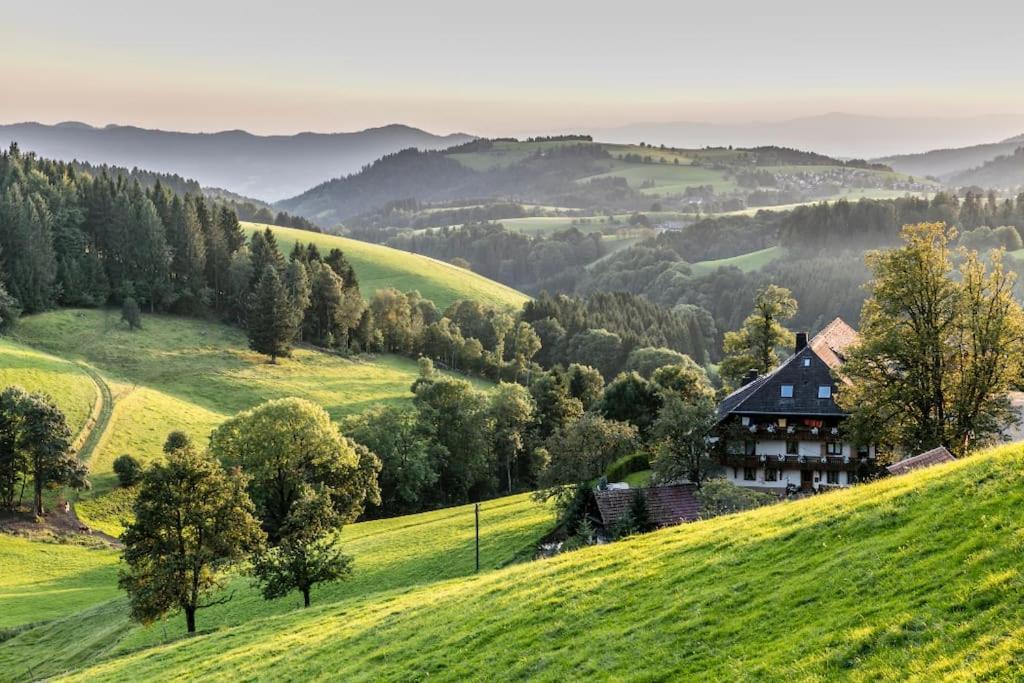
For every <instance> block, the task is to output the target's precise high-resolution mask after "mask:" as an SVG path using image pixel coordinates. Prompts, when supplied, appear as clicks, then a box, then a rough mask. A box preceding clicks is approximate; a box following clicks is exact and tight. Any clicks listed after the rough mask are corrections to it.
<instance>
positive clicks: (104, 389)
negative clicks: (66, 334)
mask: <svg viewBox="0 0 1024 683" xmlns="http://www.w3.org/2000/svg"><path fill="white" fill-rule="evenodd" d="M77 365H78V367H80V368H81V369H82V370H83V371H84V372H85V374H87V375H89V379H91V380H92V382H93V384H95V385H96V389H97V390H98V391H99V398H98V399H97V401H98V404H99V411H98V412H96V418H95V420H94V421H92V424H91V425H90V424H89V423H86V426H85V427H83V428H82V431H83V432H86V430H88V431H87V433H86V434H85V438H84V439H82V434H81V433H79V440H81V446H79V448H78V459H79V460H81V461H82V462H84V463H88V462H89V459H90V458H91V457H92V453H93V451H95V450H96V446H97V445H98V444H99V442H100V439H101V438H103V434H104V433H105V432H106V431H107V428H108V427H109V426H110V417H111V415H112V414H113V412H114V395H113V394H112V393H111V391H110V385H108V384H107V381H106V380H105V379H103V376H102V375H100V373H98V372H96V370H95V368H92V367H91V366H89V365H86V364H85V363H78V364H77ZM94 412H95V411H94Z"/></svg>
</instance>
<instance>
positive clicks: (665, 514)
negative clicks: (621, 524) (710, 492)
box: [594, 484, 700, 528]
mask: <svg viewBox="0 0 1024 683" xmlns="http://www.w3.org/2000/svg"><path fill="white" fill-rule="evenodd" d="M695 490H696V487H695V486H694V485H693V484H671V485H669V486H651V487H648V488H642V489H609V490H607V491H600V490H598V491H594V498H595V499H596V500H597V508H598V511H599V512H600V513H601V522H602V524H603V525H604V527H605V528H609V527H611V526H612V525H613V524H615V523H616V522H617V521H619V518H620V517H622V515H624V514H625V513H626V511H627V510H629V506H630V504H632V502H633V496H634V495H635V494H636V492H637V491H640V492H641V494H642V495H643V496H644V498H645V499H646V500H647V511H648V513H649V514H650V516H651V522H652V523H653V524H655V525H656V526H671V525H673V524H680V523H682V522H692V521H694V520H696V519H697V518H698V517H699V516H700V503H698V502H697V497H696V496H695V495H694V491H695Z"/></svg>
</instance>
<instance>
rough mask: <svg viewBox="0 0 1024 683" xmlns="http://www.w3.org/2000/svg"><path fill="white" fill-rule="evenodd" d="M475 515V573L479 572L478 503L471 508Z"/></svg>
mask: <svg viewBox="0 0 1024 683" xmlns="http://www.w3.org/2000/svg"><path fill="white" fill-rule="evenodd" d="M473 511H474V512H475V513H476V571H477V572H478V573H479V572H480V503H477V504H476V505H474V506H473Z"/></svg>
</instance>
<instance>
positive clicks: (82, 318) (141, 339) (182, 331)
mask: <svg viewBox="0 0 1024 683" xmlns="http://www.w3.org/2000/svg"><path fill="white" fill-rule="evenodd" d="M15 340H16V341H17V342H20V344H14V343H11V342H5V346H4V347H0V350H3V351H4V352H3V353H0V379H4V381H7V379H6V378H8V377H10V378H11V379H12V381H15V380H17V381H19V382H20V383H22V384H25V385H27V386H28V387H30V388H32V387H34V386H37V387H40V388H43V389H46V388H47V387H49V388H50V393H51V394H52V395H54V396H55V397H57V399H58V402H59V403H60V404H61V406H62V407H64V409H65V410H69V411H71V414H73V415H79V414H81V413H82V412H83V411H85V410H86V408H89V409H91V407H92V401H94V400H95V388H94V385H93V384H92V382H91V381H90V379H89V377H88V376H87V375H85V374H84V373H82V372H81V371H80V370H79V368H77V366H75V365H74V364H72V363H70V362H67V360H75V361H80V362H86V363H88V364H89V365H90V366H91V367H93V368H95V369H96V370H97V371H98V372H99V373H100V374H101V377H100V379H101V381H104V383H105V384H107V385H108V386H109V388H110V391H111V394H112V397H113V401H114V404H113V410H112V414H111V415H110V420H109V425H107V426H106V427H105V428H104V429H103V433H102V436H101V437H100V439H99V441H98V443H97V445H96V448H95V449H94V450H93V451H92V453H91V454H90V461H89V464H90V476H89V478H90V481H91V482H92V489H91V490H90V491H88V492H85V493H83V494H82V497H81V499H80V500H79V502H78V503H77V505H76V508H77V511H78V514H79V516H80V517H81V518H82V519H83V520H84V521H86V522H87V523H88V524H89V525H90V526H93V527H94V528H97V529H99V530H101V531H104V532H107V533H110V534H112V535H117V534H119V533H120V531H121V525H120V519H121V518H122V517H123V516H124V515H125V514H126V513H127V512H128V510H129V506H130V499H129V498H128V497H127V495H126V494H125V492H124V491H123V490H121V489H118V488H116V479H115V477H114V474H113V470H112V466H113V461H114V459H115V458H116V457H117V456H119V455H121V454H123V453H129V454H131V455H133V456H135V457H136V458H138V459H140V460H142V461H149V460H152V459H154V458H159V457H161V456H162V451H161V447H162V445H163V442H164V440H165V439H166V438H167V434H168V433H169V432H170V431H172V430H176V429H177V430H183V431H185V432H187V433H189V434H190V435H191V436H192V437H193V438H194V439H195V440H196V441H198V442H203V441H204V440H205V439H206V437H207V436H208V435H209V433H210V431H211V430H212V429H213V428H214V427H216V426H217V425H218V424H219V423H220V422H222V421H223V420H225V419H227V418H228V417H230V416H232V415H234V414H236V413H238V412H240V411H242V410H246V409H248V408H251V407H253V406H255V405H258V404H260V403H262V402H264V401H267V400H270V399H275V398H285V397H289V396H298V397H301V398H307V399H309V400H311V401H313V402H315V403H318V404H319V405H322V406H323V407H324V408H325V409H326V410H327V411H328V412H329V413H330V414H331V416H332V417H333V418H335V419H338V418H340V417H343V416H345V415H348V414H352V413H358V412H362V411H364V410H366V409H367V408H369V407H371V406H374V405H379V404H381V403H385V404H397V403H401V402H405V401H408V400H409V399H410V397H411V394H410V391H409V388H410V386H411V385H412V383H413V381H415V379H416V377H417V376H418V367H417V365H416V362H415V361H413V360H410V359H407V358H402V357H398V356H388V355H383V356H377V357H373V358H369V357H367V358H353V359H349V358H343V357H341V356H337V355H333V354H329V353H324V352H321V351H316V350H312V349H308V348H298V349H296V350H295V353H294V357H293V358H291V359H287V360H282V361H281V362H280V363H279V364H277V365H271V364H268V363H267V362H266V359H265V358H264V357H262V356H260V355H259V354H256V353H255V352H253V351H250V350H249V348H248V344H247V341H246V338H245V334H244V333H243V332H242V331H241V330H239V329H237V328H234V327H229V326H226V325H220V324H216V323H209V322H204V321H201V320H196V319H191V318H180V317H175V316H161V315H147V316H145V317H144V318H143V329H142V330H139V331H135V332H129V331H128V330H127V329H126V328H125V327H124V326H123V325H122V324H121V323H120V316H119V314H118V313H116V312H113V311H100V310H75V309H65V310H60V311H52V312H49V313H44V314H40V315H35V316H29V317H26V318H23V319H22V321H21V324H20V325H19V326H18V328H17V334H16V336H15ZM8 350H10V351H9V352H8ZM43 352H45V353H43ZM55 356H56V357H59V358H55ZM25 359H28V360H25ZM61 359H65V360H61ZM25 365H28V366H29V370H23V369H18V368H19V367H21V366H25ZM54 368H56V369H58V370H61V371H64V372H67V373H71V374H72V376H73V377H75V378H76V382H68V383H67V386H68V387H69V390H68V391H64V390H63V389H61V388H60V387H61V382H62V381H63V380H62V379H61V375H59V374H55V372H56V371H55V370H54ZM15 372H16V373H17V375H15V374H14V373H15ZM46 373H50V374H46ZM35 376H38V377H40V378H50V379H49V382H44V381H42V379H41V380H40V381H39V382H36V383H35V384H33V383H32V382H31V381H29V380H30V379H31V378H32V377H35ZM478 385H479V386H486V384H484V383H478ZM76 393H81V394H82V397H81V398H79V399H76V398H75V396H76ZM86 396H88V403H84V402H85V397H86ZM78 403H83V405H82V406H80V407H79V406H78ZM74 419H80V418H78V417H75V418H74Z"/></svg>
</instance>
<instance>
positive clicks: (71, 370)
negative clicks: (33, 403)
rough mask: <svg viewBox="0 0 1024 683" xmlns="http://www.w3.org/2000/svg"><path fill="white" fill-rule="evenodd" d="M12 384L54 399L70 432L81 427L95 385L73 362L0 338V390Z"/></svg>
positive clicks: (87, 411) (91, 405)
mask: <svg viewBox="0 0 1024 683" xmlns="http://www.w3.org/2000/svg"><path fill="white" fill-rule="evenodd" d="M11 385H17V386H20V387H21V388H23V389H25V390H26V391H30V392H34V393H43V394H46V395H48V396H50V397H51V398H52V399H54V400H55V401H56V402H57V404H58V405H59V406H60V408H61V410H63V411H64V414H65V415H66V416H67V419H68V426H69V427H70V428H71V431H72V432H77V431H78V430H79V429H81V428H82V426H83V425H84V424H85V421H86V419H87V418H88V417H89V414H90V413H91V412H92V409H93V405H94V404H95V403H96V386H95V385H94V384H93V382H92V380H91V379H89V375H87V374H86V373H85V372H84V371H83V370H82V369H81V368H79V367H78V366H76V365H75V364H74V363H70V362H68V361H67V360H64V359H62V358H56V357H54V356H51V355H49V354H46V353H43V352H41V351H38V350H36V349H31V348H28V347H26V346H23V345H21V344H17V343H15V342H12V341H10V340H8V339H0V389H2V388H5V387H8V386H11Z"/></svg>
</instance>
